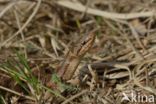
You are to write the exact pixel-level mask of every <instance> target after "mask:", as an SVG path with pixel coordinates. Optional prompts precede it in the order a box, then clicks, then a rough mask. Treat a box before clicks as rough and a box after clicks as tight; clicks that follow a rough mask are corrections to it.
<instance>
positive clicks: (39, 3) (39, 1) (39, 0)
mask: <svg viewBox="0 0 156 104" xmlns="http://www.w3.org/2000/svg"><path fill="white" fill-rule="evenodd" d="M41 1H42V0H38V2H37V4H36V8H35V9H34V11H33V12H32V14H31V15H30V16H29V18H28V19H27V21H26V22H25V23H24V25H23V26H22V27H21V28H20V29H19V30H18V31H17V32H16V33H14V34H13V35H12V36H11V37H10V38H8V39H7V40H5V41H4V42H3V43H2V44H0V47H2V46H4V45H5V44H6V43H7V42H9V41H10V40H12V39H13V38H14V37H16V36H17V35H18V34H19V33H21V31H23V30H24V29H25V28H26V26H27V25H28V24H29V23H30V22H31V20H32V19H33V17H34V16H35V15H36V13H37V11H38V9H39V7H40V5H41Z"/></svg>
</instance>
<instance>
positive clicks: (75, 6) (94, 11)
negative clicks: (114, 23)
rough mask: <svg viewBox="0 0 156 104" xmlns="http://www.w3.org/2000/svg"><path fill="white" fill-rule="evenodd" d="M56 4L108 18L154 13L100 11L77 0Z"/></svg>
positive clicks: (60, 0) (125, 18) (152, 13)
mask: <svg viewBox="0 0 156 104" xmlns="http://www.w3.org/2000/svg"><path fill="white" fill-rule="evenodd" d="M56 3H57V4H58V5H61V6H64V7H66V8H70V9H73V10H76V11H79V12H83V13H84V12H86V13H88V14H92V15H96V16H101V17H104V18H108V19H124V20H127V19H134V18H140V17H152V16H154V15H155V12H154V10H153V11H147V12H140V13H128V14H124V13H123V14H122V13H110V12H106V11H101V10H97V9H92V8H89V7H88V8H87V10H86V7H85V6H84V5H82V4H80V3H78V2H71V1H69V0H59V1H57V2H56Z"/></svg>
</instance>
